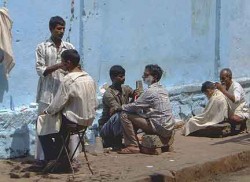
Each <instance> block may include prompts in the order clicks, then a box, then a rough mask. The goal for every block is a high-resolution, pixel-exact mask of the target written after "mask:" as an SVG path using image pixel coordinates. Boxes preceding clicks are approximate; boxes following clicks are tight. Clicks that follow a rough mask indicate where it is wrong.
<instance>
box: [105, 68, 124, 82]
mask: <svg viewBox="0 0 250 182" xmlns="http://www.w3.org/2000/svg"><path fill="white" fill-rule="evenodd" d="M109 76H110V79H111V81H112V84H113V85H122V84H124V82H125V69H124V68H123V67H122V66H120V65H114V66H112V67H111V68H110V70H109Z"/></svg>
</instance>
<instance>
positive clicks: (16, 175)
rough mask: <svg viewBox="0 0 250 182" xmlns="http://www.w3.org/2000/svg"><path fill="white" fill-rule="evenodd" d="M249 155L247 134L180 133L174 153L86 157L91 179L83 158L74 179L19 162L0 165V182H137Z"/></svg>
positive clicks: (28, 161)
mask: <svg viewBox="0 0 250 182" xmlns="http://www.w3.org/2000/svg"><path fill="white" fill-rule="evenodd" d="M244 151H248V152H249V151H250V134H249V133H245V134H240V135H236V136H230V137H225V138H206V137H184V136H182V135H181V134H180V130H178V131H177V132H176V136H175V142H174V151H173V152H166V153H162V154H161V155H145V154H117V153H116V152H110V153H104V154H100V155H91V154H88V158H89V161H90V163H91V168H92V169H93V171H94V175H91V173H90V171H89V169H88V168H87V164H86V161H85V159H84V156H83V154H80V156H79V157H78V160H79V161H80V162H81V168H80V171H78V172H77V173H76V174H75V176H74V179H73V178H72V175H71V174H41V173H34V172H29V171H25V168H26V167H29V166H30V165H31V163H32V162H33V158H32V156H31V157H27V158H20V159H15V160H2V161H0V182H7V181H20V182H21V181H23V182H31V181H33V182H34V181H35V182H38V181H39V182H45V181H77V182H78V181H79V182H80V181H91V182H95V181H103V182H104V181H109V182H110V181H122V182H126V181H137V180H139V179H141V178H142V177H145V176H152V175H155V174H164V175H174V173H175V171H178V170H180V169H183V168H186V167H189V166H194V165H201V164H203V163H206V162H208V161H215V160H217V159H220V158H223V157H226V156H229V155H233V154H237V153H239V152H244Z"/></svg>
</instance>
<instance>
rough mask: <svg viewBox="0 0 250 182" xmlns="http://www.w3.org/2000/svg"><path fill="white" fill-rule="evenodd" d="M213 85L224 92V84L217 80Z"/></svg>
mask: <svg viewBox="0 0 250 182" xmlns="http://www.w3.org/2000/svg"><path fill="white" fill-rule="evenodd" d="M215 86H216V88H217V89H218V90H220V91H221V92H222V93H224V92H225V91H226V86H225V85H222V84H220V83H218V82H216V83H215Z"/></svg>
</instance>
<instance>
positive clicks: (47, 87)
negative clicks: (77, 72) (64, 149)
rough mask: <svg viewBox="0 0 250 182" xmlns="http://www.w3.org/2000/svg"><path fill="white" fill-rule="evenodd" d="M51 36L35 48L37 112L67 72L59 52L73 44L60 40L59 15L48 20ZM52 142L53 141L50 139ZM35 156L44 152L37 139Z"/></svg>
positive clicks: (41, 108)
mask: <svg viewBox="0 0 250 182" xmlns="http://www.w3.org/2000/svg"><path fill="white" fill-rule="evenodd" d="M49 29H50V32H51V37H50V38H49V39H48V40H46V41H45V42H42V43H40V44H39V45H38V46H37V49H36V71H37V74H38V76H39V81H38V88H37V97H36V101H37V103H38V113H39V114H40V113H42V112H43V111H44V109H45V108H46V107H48V105H49V104H50V103H51V102H52V100H53V98H54V96H55V94H56V92H57V89H58V87H59V84H60V83H61V80H62V79H63V77H64V76H65V74H66V73H67V72H65V71H64V70H62V69H61V68H62V66H63V64H62V63H61V53H62V52H63V51H64V50H67V49H73V48H74V46H73V45H72V44H70V43H68V42H65V41H63V40H62V38H63V35H64V31H65V21H64V20H63V18H61V17H59V16H55V17H51V19H50V21H49ZM51 142H53V141H51ZM35 158H36V159H38V160H44V154H43V151H42V148H41V145H40V143H39V140H37V148H36V152H35Z"/></svg>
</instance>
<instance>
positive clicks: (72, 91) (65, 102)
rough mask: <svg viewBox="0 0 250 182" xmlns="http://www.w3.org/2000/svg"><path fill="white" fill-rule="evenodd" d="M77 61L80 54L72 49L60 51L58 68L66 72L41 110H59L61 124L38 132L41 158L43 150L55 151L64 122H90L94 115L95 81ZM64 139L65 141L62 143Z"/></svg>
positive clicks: (71, 123)
mask: <svg viewBox="0 0 250 182" xmlns="http://www.w3.org/2000/svg"><path fill="white" fill-rule="evenodd" d="M79 61H80V56H79V54H78V52H77V51H76V50H74V49H69V50H65V51H64V52H63V53H62V69H64V70H65V71H68V72H69V73H68V74H67V75H66V76H65V77H64V79H63V81H62V83H61V84H60V86H59V88H58V91H57V93H56V95H55V97H54V99H53V100H52V102H51V104H50V105H49V106H48V107H47V108H46V109H45V110H44V114H49V115H55V114H61V115H62V124H61V128H60V131H59V133H55V134H49V135H44V136H39V139H40V142H41V144H42V147H43V150H44V153H45V158H46V155H47V154H48V155H50V154H51V153H52V154H58V152H59V150H60V149H61V146H62V143H61V142H62V141H61V140H57V138H59V137H60V135H61V136H63V137H64V139H65V138H66V135H67V128H68V126H70V127H78V126H79V127H80V126H90V125H91V124H92V122H93V120H94V118H95V110H96V107H97V98H96V84H95V82H94V80H93V79H92V78H91V76H90V75H89V74H88V73H87V72H85V71H82V70H81V69H80V67H79ZM52 137H53V138H55V139H56V140H55V144H54V145H53V146H52V144H51V143H49V142H47V141H49V140H50V139H51V138H52ZM68 143H69V141H66V145H68ZM52 148H53V149H54V150H55V151H52Z"/></svg>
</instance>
